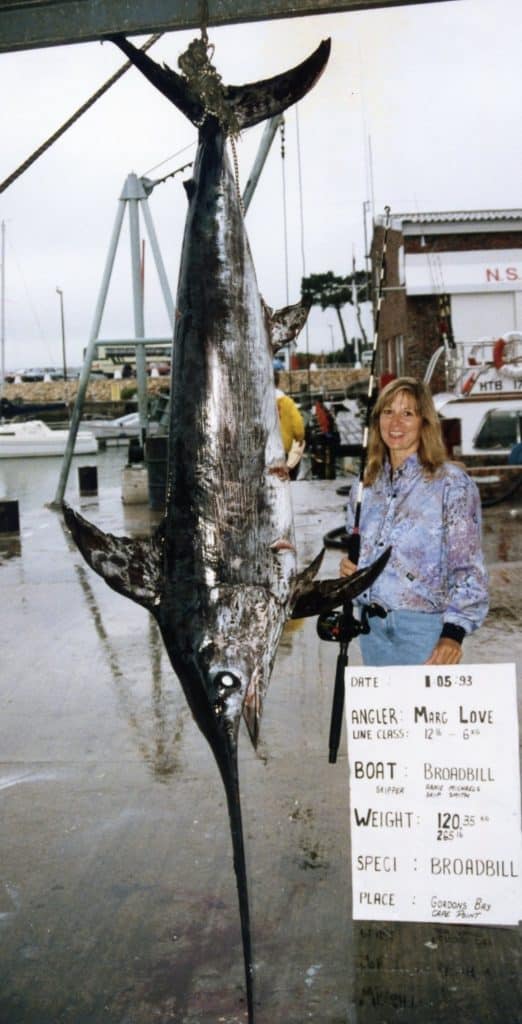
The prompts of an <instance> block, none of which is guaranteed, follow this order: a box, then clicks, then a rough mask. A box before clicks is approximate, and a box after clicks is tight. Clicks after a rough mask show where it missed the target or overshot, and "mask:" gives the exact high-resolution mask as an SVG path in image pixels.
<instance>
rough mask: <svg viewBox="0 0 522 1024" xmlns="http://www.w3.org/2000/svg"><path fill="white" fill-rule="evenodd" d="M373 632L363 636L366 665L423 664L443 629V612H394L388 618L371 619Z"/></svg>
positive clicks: (361, 640)
mask: <svg viewBox="0 0 522 1024" xmlns="http://www.w3.org/2000/svg"><path fill="white" fill-rule="evenodd" d="M368 621H369V624H370V632H369V633H362V634H361V637H360V645H361V654H362V658H363V662H364V664H365V665H422V664H423V663H424V662H425V661H426V658H429V656H430V654H431V652H432V650H433V648H434V647H435V644H436V643H437V640H438V639H439V637H440V632H441V629H442V615H440V614H438V613H435V614H430V613H427V612H412V611H400V610H399V611H391V612H388V614H387V616H386V618H385V619H380V618H378V617H377V616H374V617H372V618H371V619H369V620H368Z"/></svg>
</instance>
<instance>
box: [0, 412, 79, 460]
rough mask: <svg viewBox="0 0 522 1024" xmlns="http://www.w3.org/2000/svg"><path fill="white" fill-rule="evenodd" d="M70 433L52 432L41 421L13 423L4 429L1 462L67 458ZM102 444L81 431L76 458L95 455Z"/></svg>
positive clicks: (0, 436) (0, 430) (1, 431)
mask: <svg viewBox="0 0 522 1024" xmlns="http://www.w3.org/2000/svg"><path fill="white" fill-rule="evenodd" d="M68 437H69V433H68V431H67V430H51V429H50V428H49V427H48V426H47V425H46V424H45V423H42V422H40V421H39V420H35V421H28V422H26V423H13V424H10V425H8V426H3V427H0V459H34V458H42V457H50V456H53V455H54V456H63V455H64V454H65V449H66V446H67V440H68ZM97 451H98V442H97V441H96V438H95V437H94V435H93V434H91V433H89V432H87V431H80V432H79V433H78V435H77V437H76V443H75V446H74V453H73V454H74V455H93V454H94V453H95V452H97Z"/></svg>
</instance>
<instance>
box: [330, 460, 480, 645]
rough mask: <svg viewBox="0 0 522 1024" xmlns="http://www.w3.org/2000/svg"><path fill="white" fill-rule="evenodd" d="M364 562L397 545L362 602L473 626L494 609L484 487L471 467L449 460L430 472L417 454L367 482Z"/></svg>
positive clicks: (350, 516)
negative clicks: (484, 537) (485, 546)
mask: <svg viewBox="0 0 522 1024" xmlns="http://www.w3.org/2000/svg"><path fill="white" fill-rule="evenodd" d="M356 497H357V485H354V487H353V488H352V492H351V495H350V500H349V503H348V509H347V531H348V533H350V532H351V530H352V527H353V523H354V509H355V502H356ZM360 532H361V552H360V558H359V567H360V568H363V567H364V566H365V565H369V564H370V563H371V562H373V561H374V560H375V559H376V558H377V557H378V555H380V554H381V553H382V551H383V550H384V549H385V548H386V547H388V545H390V544H391V545H392V552H391V555H390V559H389V562H388V564H387V565H386V568H385V569H384V570H383V572H382V573H381V575H380V576H379V577H378V578H377V580H376V581H375V583H374V584H373V586H372V587H371V588H370V590H368V591H366V592H365V593H364V594H362V595H361V596H360V598H359V599H358V600H359V603H362V604H368V603H369V602H370V601H376V602H377V603H378V604H380V605H382V606H383V607H384V608H386V609H388V610H390V609H394V610H395V609H411V610H412V611H418V612H438V613H441V614H442V616H443V622H444V623H451V624H452V625H456V626H460V627H461V628H462V629H464V630H465V632H466V633H472V632H473V630H475V629H477V628H478V627H479V626H480V625H481V624H482V622H483V621H484V619H485V617H486V615H487V611H488V576H487V572H486V568H485V565H484V558H483V554H482V548H481V508H480V497H479V493H478V488H477V486H476V484H475V483H474V481H473V480H471V478H470V477H469V476H468V475H467V473H465V471H464V470H463V469H461V468H459V467H458V466H455V465H453V464H452V463H449V462H448V463H445V464H444V466H443V467H442V469H441V470H440V471H439V473H438V474H436V475H435V476H434V477H431V478H428V477H425V476H424V473H423V469H422V465H421V463H420V462H419V459H418V457H417V455H416V454H415V455H410V456H409V458H408V459H406V460H405V462H404V463H403V464H402V466H400V467H399V468H398V469H397V470H395V472H394V473H393V474H391V473H390V466H389V464H387V465H386V466H385V467H384V469H383V471H382V472H381V474H380V476H379V477H378V479H377V480H376V481H375V483H374V484H373V485H372V486H371V487H366V488H364V491H363V498H362V507H361V519H360Z"/></svg>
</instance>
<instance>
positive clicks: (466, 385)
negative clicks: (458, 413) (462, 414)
mask: <svg viewBox="0 0 522 1024" xmlns="http://www.w3.org/2000/svg"><path fill="white" fill-rule="evenodd" d="M477 377H478V373H468V376H467V377H466V379H465V380H464V381H463V382H462V384H461V388H460V393H461V395H469V393H470V391H471V389H472V387H473V385H474V383H475V381H476V379H477Z"/></svg>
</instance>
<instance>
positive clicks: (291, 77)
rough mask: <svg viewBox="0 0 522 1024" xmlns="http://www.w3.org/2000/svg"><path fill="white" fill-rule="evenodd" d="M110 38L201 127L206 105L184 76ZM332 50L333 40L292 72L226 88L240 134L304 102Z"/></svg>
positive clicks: (117, 38) (123, 41)
mask: <svg viewBox="0 0 522 1024" xmlns="http://www.w3.org/2000/svg"><path fill="white" fill-rule="evenodd" d="M109 38H110V39H111V40H112V42H113V43H115V44H116V46H119V48H120V50H122V51H123V53H124V54H125V55H126V56H127V57H128V58H129V60H130V61H132V63H133V64H134V65H135V66H136V67H137V68H138V69H139V70H140V71H141V72H142V73H143V74H144V75H145V77H146V78H148V80H149V82H151V83H152V85H154V86H155V87H156V89H159V91H160V92H162V93H163V95H164V96H166V97H167V99H169V100H170V101H171V103H174V104H175V106H176V107H178V109H179V110H181V112H182V113H183V114H185V116H186V117H188V118H189V120H190V121H192V123H193V124H194V125H197V127H201V125H202V124H203V122H204V120H205V118H206V112H205V107H204V103H203V101H202V100H201V99H200V97H199V96H198V94H197V92H196V91H195V89H194V88H192V86H190V85H189V83H188V82H187V80H186V79H185V78H183V77H182V75H178V74H177V72H175V71H172V69H171V68H169V67H167V65H166V64H165V65H163V66H161V65H160V64H157V63H156V61H154V60H152V58H151V57H149V56H148V54H146V53H143V51H142V50H138V49H137V48H136V47H135V46H134V45H133V44H132V43H130V42H129V40H128V39H126V38H125V36H122V35H114V36H110V37H109ZM330 48H331V42H330V40H329V39H324V40H323V41H322V43H320V44H319V46H318V47H317V49H316V50H315V51H314V52H313V53H312V54H310V56H309V57H307V58H306V60H304V61H303V62H302V63H301V64H298V65H297V67H295V68H292V69H291V70H290V71H284V72H283V73H282V74H280V75H275V76H274V77H273V78H266V79H264V80H263V81H260V82H252V83H250V84H249V85H228V86H224V87H223V98H224V101H225V104H226V106H227V107H228V108H229V110H230V112H231V114H233V115H234V118H235V122H236V124H237V126H238V128H239V130H240V131H241V130H242V129H243V128H251V127H252V125H255V124H259V123H260V121H265V120H266V119H267V118H270V117H276V116H277V115H278V114H282V113H283V111H284V110H286V109H287V107H290V106H292V104H293V103H297V102H298V100H300V99H302V97H303V96H305V95H306V93H307V92H308V91H309V90H310V89H311V88H312V86H313V85H315V83H316V82H317V80H318V78H320V76H321V74H322V72H323V71H324V68H325V67H326V64H327V61H328V58H329V56H330Z"/></svg>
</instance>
